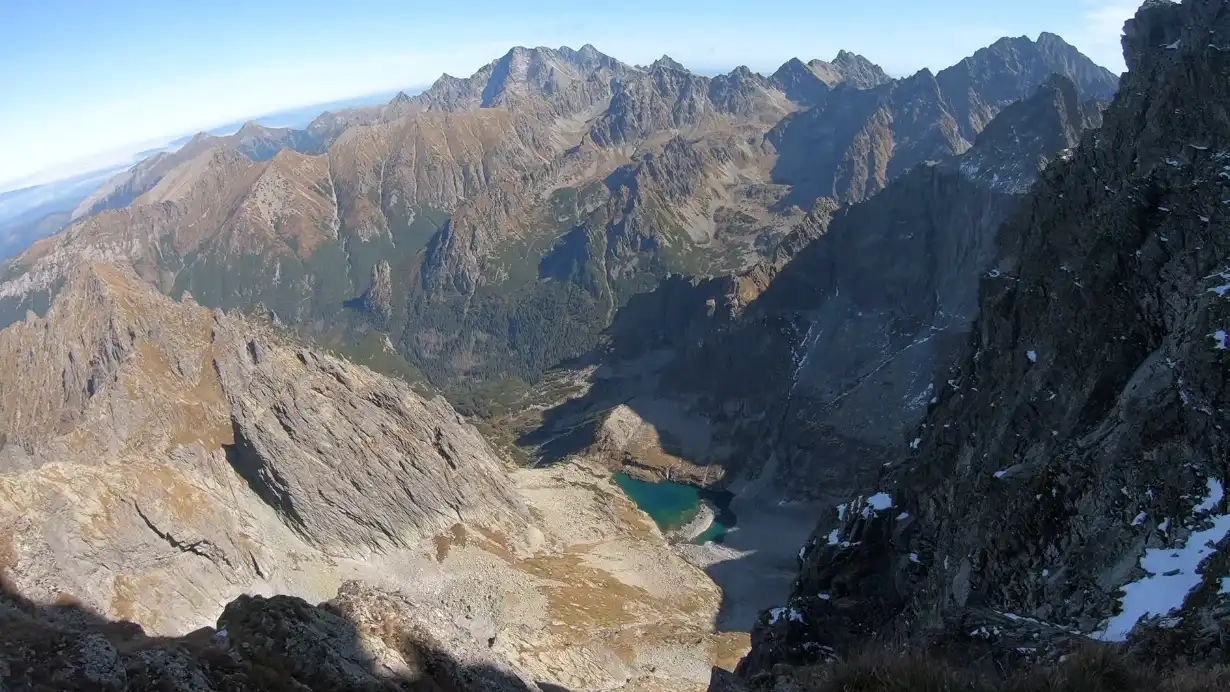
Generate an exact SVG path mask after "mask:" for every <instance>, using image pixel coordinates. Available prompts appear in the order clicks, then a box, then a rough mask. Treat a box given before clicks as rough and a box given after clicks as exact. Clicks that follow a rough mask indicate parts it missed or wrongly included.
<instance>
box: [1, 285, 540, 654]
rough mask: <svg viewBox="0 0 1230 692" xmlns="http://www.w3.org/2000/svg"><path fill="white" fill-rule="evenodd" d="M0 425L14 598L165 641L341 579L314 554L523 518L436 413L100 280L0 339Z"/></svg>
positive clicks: (4, 537) (402, 395)
mask: <svg viewBox="0 0 1230 692" xmlns="http://www.w3.org/2000/svg"><path fill="white" fill-rule="evenodd" d="M0 421H3V426H2V427H0V432H2V433H3V436H4V440H5V441H4V444H3V448H2V449H0V498H3V502H0V543H2V544H3V545H4V546H5V547H6V559H5V560H4V561H3V562H4V565H3V567H4V569H5V571H6V572H8V573H9V577H10V579H11V580H12V581H13V584H14V586H15V588H17V589H19V590H20V591H21V592H22V593H24V594H26V595H27V596H29V597H31V598H34V599H36V600H39V601H52V600H54V599H55V598H57V597H60V596H63V595H71V596H72V597H73V598H75V599H77V600H79V601H80V602H82V603H85V604H87V605H88V606H90V607H91V608H94V609H96V610H97V611H98V612H100V613H104V614H107V615H109V616H113V617H120V618H124V619H131V620H138V621H140V622H142V623H143V624H144V625H146V626H147V627H150V628H152V629H154V630H156V631H161V632H166V631H176V630H179V629H181V628H183V627H185V626H192V624H193V623H195V622H197V619H198V618H199V617H201V616H202V614H206V613H209V612H211V611H212V610H214V609H216V608H217V607H219V606H220V605H221V604H222V603H225V602H226V601H228V600H230V599H231V598H233V597H234V596H235V595H237V594H239V593H243V592H245V591H251V590H253V589H256V590H263V589H268V588H273V589H278V590H289V591H291V592H301V593H316V592H318V591H319V589H317V588H316V587H313V586H310V585H311V584H323V583H326V582H328V581H329V580H330V579H333V578H334V577H329V576H327V574H328V573H329V572H328V569H327V568H325V567H319V569H320V570H321V573H320V574H319V575H313V574H312V573H311V572H312V569H310V568H305V567H302V566H306V565H308V564H315V563H325V562H328V560H329V559H330V558H328V557H327V556H329V555H332V556H334V558H342V557H346V556H350V557H362V556H366V555H370V554H373V553H383V552H388V551H391V550H393V549H396V548H399V547H406V546H408V545H412V544H415V543H417V542H418V541H421V540H423V539H426V538H429V537H430V536H432V535H434V534H436V533H439V532H440V531H443V530H446V529H448V528H449V527H451V526H453V525H454V524H458V523H463V524H466V525H471V526H482V525H486V526H492V527H501V528H502V530H506V531H508V532H509V534H510V535H518V534H519V533H520V532H522V531H523V530H524V528H525V527H526V526H527V525H528V523H529V521H530V518H529V515H528V513H527V511H526V509H525V508H524V506H523V504H522V501H521V500H520V498H519V497H518V496H517V495H516V493H515V492H514V491H513V489H512V485H511V482H510V481H509V479H508V477H507V475H506V473H505V469H504V465H503V462H502V461H501V460H500V459H499V458H498V457H496V456H495V454H494V453H493V452H492V450H491V449H490V448H489V447H488V445H487V444H486V442H485V441H484V440H483V439H482V438H481V436H479V434H478V433H477V432H476V431H475V430H474V429H473V428H472V427H471V426H470V425H469V424H467V423H466V422H465V421H464V420H463V419H461V418H460V416H458V415H457V413H456V412H454V411H453V410H452V408H451V407H449V406H448V404H447V403H445V402H444V400H443V399H442V398H440V397H438V396H437V397H434V398H428V397H424V396H423V395H420V394H418V393H416V392H414V391H413V390H412V389H411V388H410V387H409V386H408V385H406V384H405V383H403V382H401V381H398V380H393V379H389V378H386V377H383V376H380V375H377V374H375V373H373V372H371V371H369V370H367V369H365V368H362V367H358V366H355V365H352V364H350V363H348V362H346V361H343V360H341V359H339V358H336V357H333V356H331V355H327V354H324V353H321V352H318V351H314V350H312V349H309V348H304V347H300V346H296V345H294V344H293V343H292V342H291V341H290V339H289V337H288V336H286V335H284V334H282V333H280V332H279V331H278V330H277V329H276V328H274V327H271V326H268V325H262V324H259V323H255V322H252V321H248V320H244V319H242V318H239V317H236V316H231V315H225V314H223V313H221V312H213V311H210V310H207V309H205V308H202V307H199V306H197V305H195V304H192V303H191V302H190V301H189V302H187V303H185V304H180V305H176V304H175V303H174V302H172V301H171V300H170V299H169V298H166V297H164V296H161V295H159V294H157V293H154V292H153V291H152V289H151V288H150V287H148V286H147V285H146V284H144V282H141V281H140V279H138V278H137V277H136V276H134V275H132V274H130V273H128V272H127V271H125V270H122V269H116V268H112V267H108V266H105V265H89V266H86V267H82V268H81V269H80V270H79V271H77V272H76V273H75V274H74V276H73V278H72V280H71V281H70V282H69V285H68V286H67V287H66V288H65V289H64V290H63V291H62V292H61V293H60V296H59V298H58V299H57V300H56V302H55V304H54V306H53V307H52V309H51V310H50V312H49V313H48V315H47V316H46V317H45V318H39V317H34V316H31V317H30V318H29V319H27V320H26V321H23V322H20V323H18V324H15V325H12V326H11V327H10V328H8V329H6V330H4V331H3V332H0ZM313 556H315V557H313ZM297 565H302V566H297Z"/></svg>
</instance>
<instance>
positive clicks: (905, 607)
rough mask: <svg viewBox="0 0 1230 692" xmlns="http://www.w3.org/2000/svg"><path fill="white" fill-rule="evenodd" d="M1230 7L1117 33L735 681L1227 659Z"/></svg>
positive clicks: (1192, 11) (1181, 9)
mask: <svg viewBox="0 0 1230 692" xmlns="http://www.w3.org/2000/svg"><path fill="white" fill-rule="evenodd" d="M1228 17H1230V15H1228V14H1227V12H1226V3H1225V2H1224V1H1222V0H1187V1H1186V2H1184V3H1182V4H1175V3H1169V2H1158V1H1155V0H1151V1H1150V2H1146V3H1145V4H1144V6H1143V7H1142V8H1141V9H1140V11H1139V12H1138V13H1137V15H1136V17H1135V18H1134V19H1132V20H1130V21H1129V22H1128V24H1127V26H1126V27H1125V32H1124V33H1125V38H1124V49H1125V53H1126V58H1127V63H1128V65H1129V68H1130V72H1129V74H1128V76H1127V78H1126V79H1125V81H1124V83H1123V86H1122V88H1121V89H1120V91H1119V94H1118V96H1117V97H1116V99H1115V101H1114V103H1113V104H1112V105H1111V106H1110V107H1109V108H1108V109H1107V110H1106V111H1105V113H1104V121H1103V124H1102V127H1101V128H1100V129H1098V130H1095V131H1092V132H1089V133H1087V134H1086V135H1085V136H1084V137H1083V138H1082V141H1081V143H1080V145H1079V146H1078V147H1077V148H1076V149H1075V150H1074V151H1073V152H1071V154H1070V155H1065V156H1062V157H1060V158H1059V159H1058V160H1056V161H1054V162H1052V164H1051V165H1050V166H1049V167H1048V168H1047V170H1046V171H1045V173H1044V174H1043V175H1042V177H1041V179H1040V181H1039V182H1038V184H1037V185H1036V186H1035V187H1034V189H1033V192H1032V193H1031V195H1030V196H1029V197H1028V198H1027V199H1026V200H1025V201H1024V202H1023V203H1021V204H1020V205H1019V206H1018V208H1017V210H1016V211H1015V213H1013V214H1012V215H1011V217H1010V218H1009V220H1008V221H1007V222H1006V223H1005V225H1004V226H1003V228H1002V230H1001V232H1000V236H999V246H998V254H997V260H996V263H995V265H994V267H993V270H992V271H991V272H990V273H989V274H988V275H986V276H985V277H984V278H983V279H982V281H981V285H980V290H979V297H978V300H979V317H978V320H977V322H976V323H975V325H974V328H973V333H972V335H971V337H970V338H969V340H968V341H967V343H966V344H965V345H964V346H963V348H962V355H961V357H960V358H959V359H958V360H957V361H956V364H955V365H954V366H953V367H952V369H951V371H950V372H948V373H946V374H944V375H942V376H941V377H940V378H938V379H937V381H936V383H935V385H936V387H935V394H934V396H935V399H934V403H933V404H932V405H930V406H929V407H928V409H927V414H926V417H925V419H924V421H923V422H922V423H921V425H920V426H919V427H918V428H917V430H916V431H912V432H911V433H909V434H907V435H906V440H907V442H908V444H905V445H903V446H904V447H906V449H904V450H903V451H901V452H897V451H892V452H886V453H883V454H881V455H880V457H879V459H877V461H883V462H885V463H886V464H887V468H886V470H885V471H884V472H883V474H882V475H881V476H880V477H879V478H878V479H877V480H876V481H874V482H873V483H869V484H867V485H866V486H864V488H863V490H862V492H861V493H860V495H859V496H858V497H856V498H855V499H852V500H850V501H848V502H846V503H844V504H843V505H842V506H841V507H839V508H838V511H837V512H836V513H835V514H834V515H833V516H830V517H829V518H828V519H826V520H824V521H822V522H821V524H820V526H819V527H818V529H817V532H816V534H815V535H814V537H813V539H812V541H811V542H810V543H809V544H808V545H807V546H806V547H805V549H804V552H803V554H802V558H801V561H800V562H801V571H800V576H799V578H798V581H797V583H796V588H795V595H794V597H792V599H791V600H790V602H789V603H787V604H785V605H784V606H783V608H786V609H789V614H790V617H772V616H767V617H765V618H764V620H763V621H762V623H761V626H760V627H759V628H758V630H757V632H756V633H755V634H754V646H753V651H752V654H751V655H750V656H749V658H748V659H746V661H745V662H744V664H743V666H742V668H741V670H742V671H743V673H744V674H745V675H756V674H758V673H764V672H766V671H768V670H770V669H771V668H772V667H773V666H774V665H778V664H790V663H805V662H808V661H816V660H819V659H820V658H822V657H823V656H825V655H826V652H827V654H828V655H831V654H832V653H834V652H835V653H838V654H841V653H843V652H848V651H850V650H852V649H854V648H857V647H860V646H865V645H866V644H867V643H868V641H869V640H881V641H889V642H896V643H900V642H905V643H913V644H917V645H929V646H934V645H943V646H963V647H976V648H978V649H980V650H981V651H982V652H983V654H980V655H984V654H985V655H990V656H992V657H994V658H995V659H996V660H998V661H1000V662H1001V664H1003V665H1012V664H1013V662H1014V661H1019V660H1021V659H1022V657H1024V658H1044V659H1045V658H1049V657H1053V656H1056V655H1058V654H1060V653H1062V652H1063V651H1064V650H1065V649H1066V648H1069V647H1071V646H1074V645H1079V643H1080V642H1081V641H1088V639H1089V638H1092V639H1097V640H1102V641H1121V640H1124V639H1127V640H1128V643H1129V646H1130V647H1131V648H1132V649H1134V650H1137V651H1139V652H1141V653H1142V654H1144V655H1152V657H1153V658H1154V659H1155V660H1158V661H1160V662H1162V663H1163V664H1165V665H1171V664H1175V663H1178V662H1180V661H1184V660H1187V661H1190V660H1212V661H1220V662H1224V661H1225V649H1224V644H1223V642H1224V641H1225V637H1226V633H1227V631H1230V630H1228V628H1230V617H1228V614H1230V603H1228V600H1227V596H1226V593H1227V589H1226V584H1227V581H1226V579H1227V577H1230V570H1228V564H1230V563H1228V562H1227V559H1226V554H1225V552H1224V551H1225V547H1226V545H1227V541H1228V536H1230V533H1228V532H1230V520H1228V519H1227V508H1226V503H1225V497H1224V491H1223V484H1224V482H1225V481H1226V479H1227V477H1228V474H1230V468H1227V465H1226V459H1227V455H1226V449H1227V444H1228V441H1227V438H1226V432H1225V428H1226V425H1227V421H1226V420H1225V418H1226V411H1227V410H1228V407H1230V390H1228V389H1227V378H1226V375H1227V372H1228V370H1227V364H1226V353H1227V348H1228V345H1227V340H1226V333H1227V329H1226V319H1227V315H1228V314H1230V312H1228V304H1227V303H1226V297H1225V295H1226V293H1227V292H1228V290H1230V289H1228V288H1227V286H1228V285H1230V284H1227V281H1230V278H1228V277H1230V268H1228V266H1227V260H1228V258H1230V242H1228V239H1230V225H1228V223H1230V221H1228V219H1230V217H1227V214H1226V208H1227V207H1226V204H1225V202H1226V200H1227V198H1228V197H1230V190H1228V188H1227V187H1226V180H1227V177H1228V171H1230V169H1228V168H1227V164H1228V163H1230V150H1228V149H1227V146H1228V144H1227V143H1230V117H1228V116H1227V113H1226V108H1225V104H1226V103H1230V93H1227V86H1226V85H1227V81H1226V75H1227V74H1228V73H1230V58H1228V57H1227V56H1228V53H1227V50H1226V46H1230V19H1228ZM988 129H989V128H988ZM997 614H998V615H997ZM996 618H1000V619H998V620H996ZM1003 618H1006V619H1007V622H1004V621H1003ZM992 625H993V626H992ZM1035 626H1038V627H1045V628H1046V629H1047V630H1048V632H1049V634H1045V635H1042V636H1039V637H1037V638H1036V639H1037V642H1036V643H1035V644H1032V645H1026V646H1022V645H1021V643H1020V637H1019V633H1020V632H1021V628H1022V627H1035ZM967 657H969V655H968V649H967Z"/></svg>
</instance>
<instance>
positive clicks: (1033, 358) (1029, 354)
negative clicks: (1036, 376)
mask: <svg viewBox="0 0 1230 692" xmlns="http://www.w3.org/2000/svg"><path fill="white" fill-rule="evenodd" d="M1025 357H1026V358H1028V359H1029V362H1031V363H1037V362H1038V352H1037V351H1026V352H1025Z"/></svg>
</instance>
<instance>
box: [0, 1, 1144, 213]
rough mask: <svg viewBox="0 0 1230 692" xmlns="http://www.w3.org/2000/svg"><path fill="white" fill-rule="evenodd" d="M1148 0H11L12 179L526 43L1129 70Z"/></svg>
mask: <svg viewBox="0 0 1230 692" xmlns="http://www.w3.org/2000/svg"><path fill="white" fill-rule="evenodd" d="M1138 5H1139V0H993V1H988V0H858V1H857V2H841V3H838V2H833V1H832V0H777V1H775V2H748V1H747V0H706V1H704V2H692V1H690V0H670V1H669V2H663V1H662V0H623V1H622V2H621V1H618V0H616V1H614V2H599V3H593V2H578V1H577V0H570V1H568V2H561V1H558V0H538V1H537V2H535V3H514V2H507V1H504V0H499V1H493V0H461V1H456V0H454V1H452V2H449V1H447V0H445V1H441V0H434V1H433V2H430V3H424V2H419V1H416V0H345V2H337V1H336V0H329V1H328V2H317V1H316V0H260V2H252V1H251V0H202V1H200V2H166V0H124V1H123V2H103V1H100V0H38V1H37V2H32V1H31V0H0V191H3V190H5V189H12V188H14V187H18V186H21V185H24V184H32V183H34V182H45V181H46V180H49V179H55V178H56V177H61V176H64V175H71V174H74V173H80V172H83V171H85V170H90V169H91V167H93V168H99V167H102V166H106V165H112V164H115V163H120V162H123V161H124V160H126V157H131V155H132V154H133V153H134V152H137V151H140V150H142V149H147V148H150V147H152V146H160V145H162V144H165V143H166V142H167V141H168V140H170V139H173V138H175V137H178V136H181V135H184V134H190V133H193V132H197V131H200V130H204V129H208V128H211V127H215V126H218V125H222V124H225V123H228V122H232V121H237V120H243V119H246V118H251V117H255V116H259V115H264V114H267V113H271V112H275V111H279V110H283V109H287V108H292V107H300V106H307V105H311V104H316V103H324V102H327V101H334V100H339V99H343V98H350V97H354V96H359V95H363V94H369V93H375V92H383V91H388V90H392V89H399V88H415V87H419V88H421V87H424V86H426V85H428V84H430V83H431V82H432V81H434V80H435V79H436V78H437V77H439V76H440V75H441V74H442V73H445V72H447V73H449V74H452V75H455V76H467V75H469V74H471V73H472V72H474V71H475V70H476V69H477V68H479V67H480V66H482V65H484V64H486V63H488V62H490V61H491V60H493V59H495V58H497V57H499V56H500V55H502V54H504V53H505V52H507V50H508V49H509V48H510V47H512V46H514V45H525V46H538V45H546V46H551V47H558V46H561V45H567V46H572V47H574V48H579V47H580V46H581V45H583V44H585V43H591V44H593V45H594V46H595V47H597V48H598V49H599V50H601V51H603V52H605V53H607V54H609V55H612V56H614V57H616V58H619V59H621V60H623V61H625V62H628V63H635V64H647V63H649V62H651V61H652V60H654V59H655V58H657V57H659V56H661V55H662V54H669V55H670V56H671V57H673V58H675V59H676V60H679V61H680V62H682V63H683V64H684V65H686V66H688V67H690V68H692V69H694V70H698V71H724V70H727V69H730V68H732V67H734V66H737V65H741V64H743V65H747V66H749V67H751V68H752V69H753V70H756V71H759V72H762V73H771V72H772V71H773V70H775V69H776V68H777V66H779V65H780V64H781V63H783V62H785V61H786V60H787V59H789V58H791V57H799V58H802V59H804V60H808V59H811V58H823V59H831V58H832V57H833V56H834V55H836V54H837V51H838V50H840V49H845V50H850V51H853V52H856V53H860V54H862V55H865V56H867V57H868V58H870V59H871V60H873V61H874V62H877V63H879V64H880V65H881V66H882V67H884V69H885V70H887V71H888V72H889V73H890V74H894V75H907V74H912V73H913V72H915V71H917V70H919V69H921V68H923V67H929V68H931V69H933V70H939V69H942V68H943V67H946V66H948V65H950V64H953V63H955V62H958V61H959V60H960V59H961V58H963V57H965V56H966V55H969V54H971V53H973V52H974V51H975V50H977V49H978V48H980V47H982V46H985V45H988V44H990V43H992V42H994V41H995V40H996V39H997V38H999V37H1001V36H1021V35H1026V36H1029V37H1031V38H1036V37H1037V35H1038V33H1040V32H1042V31H1051V32H1054V33H1057V34H1059V35H1060V36H1063V37H1064V38H1065V39H1066V40H1068V41H1069V42H1070V43H1072V44H1074V45H1075V46H1076V47H1078V48H1080V49H1081V50H1082V51H1083V52H1084V53H1085V54H1086V55H1089V56H1090V57H1091V58H1093V59H1094V60H1095V61H1096V62H1098V63H1100V64H1102V65H1104V66H1105V67H1107V68H1109V69H1110V70H1111V71H1113V72H1116V73H1117V72H1121V71H1122V70H1123V69H1124V68H1123V58H1122V54H1121V50H1120V46H1119V36H1120V34H1121V30H1122V26H1123V21H1124V20H1125V19H1126V18H1128V17H1129V16H1131V15H1132V14H1133V13H1134V12H1135V9H1136V7H1137V6H1138Z"/></svg>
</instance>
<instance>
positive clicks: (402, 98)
mask: <svg viewBox="0 0 1230 692" xmlns="http://www.w3.org/2000/svg"><path fill="white" fill-rule="evenodd" d="M447 77H448V74H444V75H441V78H447ZM409 102H410V95H409V94H407V93H406V92H404V91H399V92H397V95H396V96H394V97H393V99H392V100H391V101H389V105H392V106H395V105H398V104H402V103H409Z"/></svg>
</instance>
